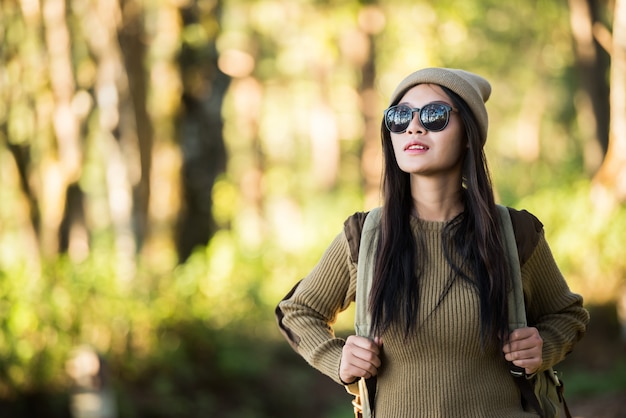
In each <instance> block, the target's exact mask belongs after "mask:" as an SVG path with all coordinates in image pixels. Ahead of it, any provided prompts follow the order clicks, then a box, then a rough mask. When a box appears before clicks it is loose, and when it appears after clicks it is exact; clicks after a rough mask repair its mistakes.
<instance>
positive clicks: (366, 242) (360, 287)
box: [354, 207, 381, 337]
mask: <svg viewBox="0 0 626 418" xmlns="http://www.w3.org/2000/svg"><path fill="white" fill-rule="evenodd" d="M380 215H381V208H380V207H378V208H374V209H372V210H371V211H370V212H369V213H368V215H367V217H366V218H365V223H364V224H363V229H362V230H361V240H360V244H359V256H358V263H357V275H356V277H357V279H356V301H355V302H356V312H355V316H354V329H355V330H356V334H357V335H358V336H361V337H369V336H370V335H369V334H370V315H369V313H368V309H367V308H368V306H369V304H368V297H369V294H370V289H371V288H372V275H373V274H374V259H375V257H374V254H375V251H376V244H377V242H378V236H377V230H378V226H379V225H380Z"/></svg>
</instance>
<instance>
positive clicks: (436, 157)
mask: <svg viewBox="0 0 626 418" xmlns="http://www.w3.org/2000/svg"><path fill="white" fill-rule="evenodd" d="M433 102H435V103H444V104H447V105H449V106H451V107H453V106H452V101H451V100H450V98H449V97H448V96H447V95H446V94H445V93H444V91H443V90H442V89H441V87H439V86H438V85H436V84H419V85H417V86H415V87H413V88H411V89H410V90H409V91H407V92H406V94H405V95H404V96H402V98H401V99H400V101H399V103H398V104H405V105H407V106H409V107H411V108H418V109H421V108H423V107H424V106H425V105H427V104H428V103H433ZM390 135H391V142H392V145H393V150H394V154H395V156H396V161H397V162H398V166H399V167H400V169H401V170H402V171H404V172H406V173H409V174H413V175H418V176H429V177H432V176H458V177H459V179H460V177H461V166H462V161H463V156H464V154H465V152H466V149H467V146H466V140H465V138H464V135H465V131H464V129H463V126H462V123H461V118H460V116H459V114H458V112H457V111H452V112H451V113H450V119H449V122H448V125H447V126H446V127H445V128H444V129H443V130H442V131H439V132H432V131H428V130H426V129H425V128H424V127H423V126H422V124H421V122H420V121H419V116H418V112H415V113H413V119H412V120H411V123H410V124H409V126H408V127H407V129H406V131H405V132H403V133H393V132H390Z"/></svg>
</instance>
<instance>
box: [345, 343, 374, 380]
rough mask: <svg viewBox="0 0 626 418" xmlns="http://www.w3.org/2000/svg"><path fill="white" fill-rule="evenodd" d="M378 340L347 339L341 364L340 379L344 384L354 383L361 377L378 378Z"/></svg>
mask: <svg viewBox="0 0 626 418" xmlns="http://www.w3.org/2000/svg"><path fill="white" fill-rule="evenodd" d="M381 346H382V341H381V340H380V339H378V338H376V339H375V340H370V339H369V338H365V337H357V336H356V335H351V336H349V337H348V338H347V339H346V344H345V345H344V346H343V352H342V354H341V363H339V378H340V379H341V380H342V381H343V382H344V383H348V384H349V383H353V382H354V381H356V380H358V379H359V378H361V377H364V378H366V379H369V378H370V377H372V376H376V374H377V373H378V368H379V367H380V364H381V363H380V347H381Z"/></svg>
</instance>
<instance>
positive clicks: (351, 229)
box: [343, 212, 369, 263]
mask: <svg viewBox="0 0 626 418" xmlns="http://www.w3.org/2000/svg"><path fill="white" fill-rule="evenodd" d="M368 213H369V212H355V213H354V214H352V215H350V216H349V217H348V219H346V220H345V222H344V223H343V231H344V234H345V236H346V240H347V241H348V246H349V247H350V258H351V259H352V261H353V262H355V263H356V262H357V260H358V259H359V245H360V243H361V230H362V229H363V224H364V223H365V218H366V217H367V214H368Z"/></svg>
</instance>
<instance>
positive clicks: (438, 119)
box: [385, 103, 454, 134]
mask: <svg viewBox="0 0 626 418" xmlns="http://www.w3.org/2000/svg"><path fill="white" fill-rule="evenodd" d="M453 110H454V109H453V108H452V106H449V105H447V104H443V103H428V104H427V105H425V106H424V107H422V108H421V109H418V108H417V107H409V106H407V105H403V104H400V105H396V106H391V107H389V108H387V109H385V126H386V127H387V129H389V132H393V133H396V134H401V133H404V132H405V131H406V129H407V128H408V127H409V125H410V124H411V121H412V120H413V113H415V112H417V114H418V116H419V120H420V123H421V124H422V126H423V127H424V128H425V129H426V130H428V131H432V132H439V131H443V130H444V129H446V126H448V121H449V120H450V112H452V111H453Z"/></svg>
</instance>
